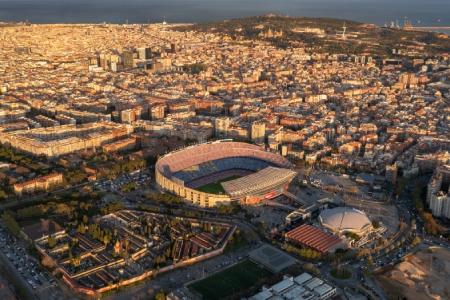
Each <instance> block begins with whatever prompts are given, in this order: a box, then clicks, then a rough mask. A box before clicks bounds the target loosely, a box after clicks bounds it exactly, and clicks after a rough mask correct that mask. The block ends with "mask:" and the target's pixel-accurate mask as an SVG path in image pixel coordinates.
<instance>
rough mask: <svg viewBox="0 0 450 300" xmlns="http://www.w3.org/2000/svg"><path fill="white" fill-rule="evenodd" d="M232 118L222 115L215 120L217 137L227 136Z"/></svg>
mask: <svg viewBox="0 0 450 300" xmlns="http://www.w3.org/2000/svg"><path fill="white" fill-rule="evenodd" d="M230 122H231V120H230V118H228V117H221V118H216V120H215V136H216V138H226V137H227V136H228V129H229V127H230Z"/></svg>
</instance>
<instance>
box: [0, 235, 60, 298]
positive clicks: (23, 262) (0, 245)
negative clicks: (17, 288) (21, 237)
mask: <svg viewBox="0 0 450 300" xmlns="http://www.w3.org/2000/svg"><path fill="white" fill-rule="evenodd" d="M0 251H1V252H2V258H4V260H7V261H6V263H9V266H10V267H11V269H12V271H13V272H14V273H15V274H12V275H15V276H14V277H16V278H18V279H19V280H20V283H21V285H22V286H23V287H24V288H26V289H28V291H29V293H28V294H32V295H35V296H37V298H38V299H61V298H62V297H63V295H62V292H61V291H60V290H59V288H57V287H58V285H57V283H56V281H55V279H53V278H52V276H51V275H50V274H49V273H48V272H47V271H45V270H43V269H42V268H41V267H40V266H39V262H38V261H37V260H36V259H35V258H34V257H32V256H30V255H29V254H28V253H27V252H26V249H25V247H24V246H23V245H21V243H19V242H18V240H17V239H16V238H15V237H14V236H12V235H11V234H9V233H8V232H7V230H6V229H5V228H3V227H2V226H0Z"/></svg>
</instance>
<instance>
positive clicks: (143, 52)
mask: <svg viewBox="0 0 450 300" xmlns="http://www.w3.org/2000/svg"><path fill="white" fill-rule="evenodd" d="M137 53H138V58H139V59H150V58H151V57H152V50H151V49H150V48H144V47H143V48H138V49H137Z"/></svg>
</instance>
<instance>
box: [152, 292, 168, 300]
mask: <svg viewBox="0 0 450 300" xmlns="http://www.w3.org/2000/svg"><path fill="white" fill-rule="evenodd" d="M155 300H166V294H165V293H164V291H162V290H161V291H159V292H158V293H157V294H156V295H155Z"/></svg>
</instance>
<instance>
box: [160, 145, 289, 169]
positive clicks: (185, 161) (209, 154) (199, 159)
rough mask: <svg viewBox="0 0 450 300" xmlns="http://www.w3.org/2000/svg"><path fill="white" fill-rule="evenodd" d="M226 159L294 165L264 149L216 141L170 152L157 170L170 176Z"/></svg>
mask: <svg viewBox="0 0 450 300" xmlns="http://www.w3.org/2000/svg"><path fill="white" fill-rule="evenodd" d="M226 157H252V158H256V159H260V160H263V161H267V162H270V163H271V164H274V165H276V166H278V167H283V168H290V167H292V164H291V163H290V162H289V161H288V160H287V159H286V158H284V157H282V156H280V155H278V154H275V153H272V152H268V151H265V150H264V148H262V147H259V146H257V145H253V144H248V143H242V142H232V141H215V142H210V143H204V144H198V145H194V146H190V147H187V148H184V149H181V150H179V151H174V152H170V153H168V154H166V155H164V156H163V157H161V158H160V159H158V162H157V163H156V168H157V169H158V170H159V171H160V172H161V173H163V174H165V175H166V176H169V175H171V174H172V173H175V172H178V171H180V170H183V169H186V168H189V167H191V166H195V165H199V164H201V163H204V162H207V161H212V160H218V159H222V158H226Z"/></svg>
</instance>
